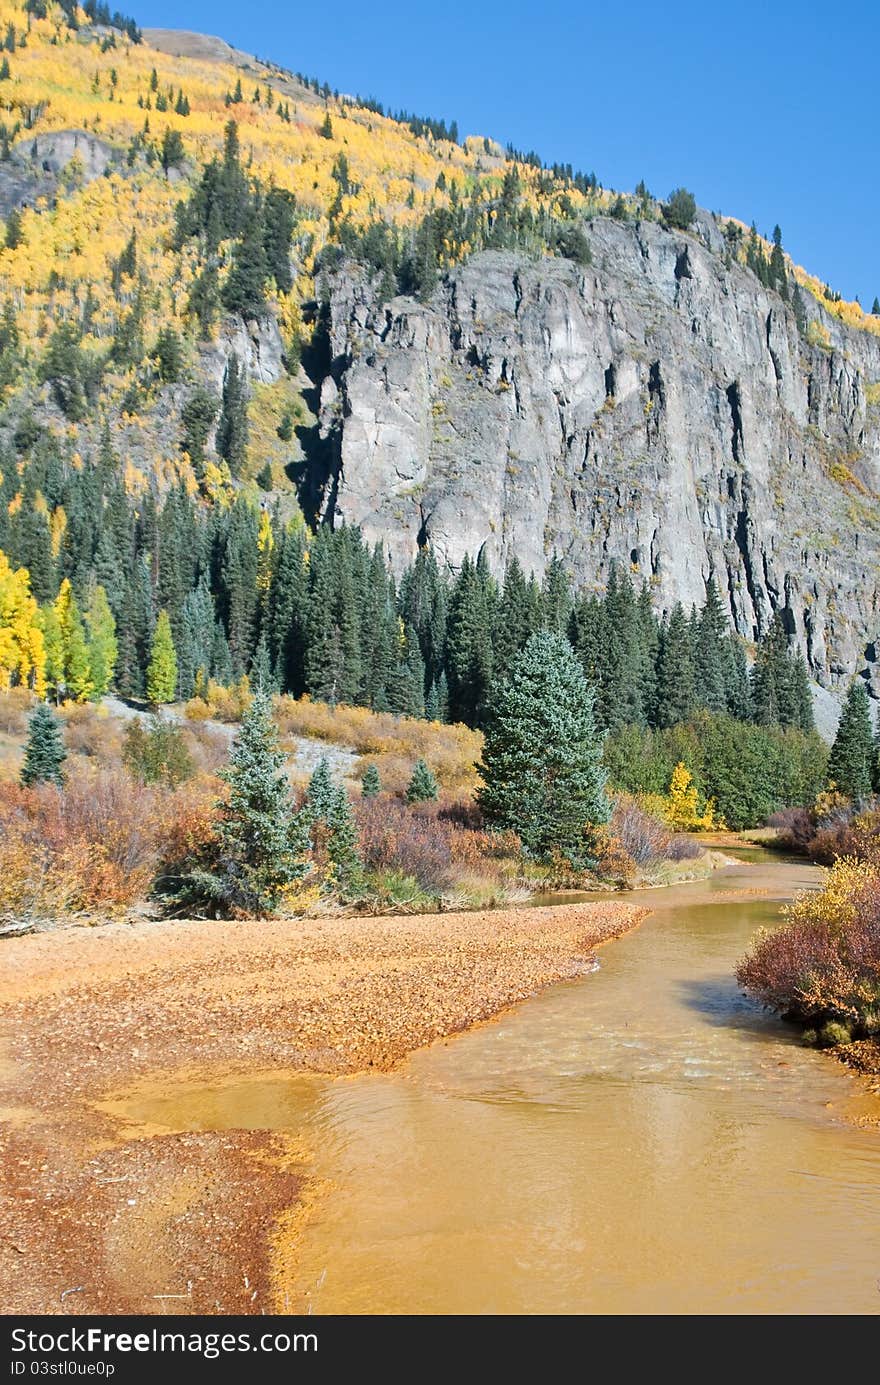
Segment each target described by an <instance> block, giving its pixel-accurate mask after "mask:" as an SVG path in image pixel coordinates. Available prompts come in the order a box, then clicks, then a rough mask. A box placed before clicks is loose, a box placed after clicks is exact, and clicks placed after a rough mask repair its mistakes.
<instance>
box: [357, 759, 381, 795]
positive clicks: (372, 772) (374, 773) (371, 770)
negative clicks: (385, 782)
mask: <svg viewBox="0 0 880 1385" xmlns="http://www.w3.org/2000/svg"><path fill="white" fill-rule="evenodd" d="M381 792H382V780H381V779H380V777H379V771H378V769H377V768H376V766H375V765H373V764H369V765H367V767H366V769H365V770H364V772H363V775H362V776H361V796H362V797H363V798H376V797H377V795H378V794H380V793H381Z"/></svg>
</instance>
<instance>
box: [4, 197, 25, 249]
mask: <svg viewBox="0 0 880 1385" xmlns="http://www.w3.org/2000/svg"><path fill="white" fill-rule="evenodd" d="M23 239H24V232H23V230H22V221H21V212H19V211H18V209H17V208H16V207H13V208H12V211H11V212H10V213H9V216H8V217H7V218H6V242H5V243H6V249H7V250H17V249H18V247H19V246H20V245H21V242H22V240H23Z"/></svg>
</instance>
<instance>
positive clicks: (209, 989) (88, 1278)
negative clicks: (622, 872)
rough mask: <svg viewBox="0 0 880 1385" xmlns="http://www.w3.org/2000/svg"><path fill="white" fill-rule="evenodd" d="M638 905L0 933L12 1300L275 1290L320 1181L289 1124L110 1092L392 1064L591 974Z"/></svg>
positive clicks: (51, 1305) (168, 1305)
mask: <svg viewBox="0 0 880 1385" xmlns="http://www.w3.org/2000/svg"><path fill="white" fill-rule="evenodd" d="M644 913H645V910H644V909H643V908H639V907H635V906H632V905H627V904H626V903H624V902H618V901H616V900H615V901H608V902H596V903H585V904H573V905H567V906H565V907H563V908H544V909H536V908H522V909H504V910H497V911H486V912H482V913H455V914H439V915H425V914H422V915H415V916H410V917H395V918H339V919H315V920H304V921H300V920H297V921H273V922H259V923H258V922H251V923H235V924H229V923H214V922H203V921H199V922H174V923H171V922H163V923H152V922H139V923H135V924H106V925H102V926H100V927H97V928H94V929H81V928H78V929H69V930H63V931H59V932H54V933H41V934H33V935H30V936H27V937H22V938H16V939H12V940H7V941H5V942H3V943H2V944H0V947H2V954H0V955H2V964H3V965H2V978H0V1036H2V1043H3V1049H2V1060H0V1076H2V1093H0V1105H2V1107H3V1108H4V1109H3V1111H2V1112H0V1114H2V1115H3V1116H4V1117H5V1120H4V1122H3V1132H2V1149H0V1207H2V1214H0V1224H2V1226H3V1228H4V1230H3V1232H2V1233H0V1278H2V1283H3V1284H4V1285H5V1286H6V1287H5V1289H4V1291H3V1301H2V1304H0V1307H2V1310H3V1311H4V1312H7V1313H9V1312H63V1313H66V1312H75V1313H76V1312H79V1313H95V1312H162V1313H173V1312H227V1313H233V1312H235V1313H241V1312H261V1311H271V1310H272V1307H273V1304H272V1301H271V1297H270V1278H271V1266H270V1252H269V1242H270V1238H271V1232H272V1229H273V1227H274V1226H275V1224H276V1222H277V1219H278V1218H279V1217H280V1216H282V1215H284V1216H285V1217H287V1218H289V1217H290V1215H291V1209H292V1208H294V1207H295V1206H296V1204H297V1202H298V1200H300V1199H302V1198H303V1197H304V1196H305V1197H307V1196H308V1172H307V1161H306V1157H305V1154H304V1152H303V1151H301V1150H298V1149H297V1148H296V1145H295V1142H294V1141H292V1140H291V1139H290V1138H289V1137H287V1136H285V1135H279V1134H278V1133H277V1132H276V1133H272V1132H264V1131H257V1132H249V1131H223V1132H220V1133H216V1132H202V1133H194V1134H186V1133H184V1134H172V1135H169V1134H167V1133H164V1134H159V1133H158V1132H155V1133H150V1132H138V1133H137V1134H133V1133H132V1131H131V1129H127V1128H125V1127H124V1126H120V1123H119V1122H118V1121H117V1120H115V1119H113V1118H112V1117H111V1116H110V1115H108V1114H107V1113H106V1112H101V1111H99V1110H98V1109H97V1108H96V1106H95V1105H94V1103H95V1102H97V1101H99V1100H101V1099H102V1098H104V1097H105V1096H107V1095H108V1094H109V1093H112V1092H114V1091H118V1090H121V1089H123V1088H124V1087H125V1086H126V1085H131V1084H135V1083H138V1082H142V1081H144V1080H149V1081H150V1082H155V1081H158V1080H161V1078H162V1076H163V1074H167V1076H168V1077H169V1078H170V1077H171V1076H172V1075H176V1074H180V1073H183V1072H185V1073H186V1074H187V1075H188V1076H189V1077H192V1076H194V1075H197V1074H199V1075H203V1076H205V1077H209V1078H210V1077H211V1076H213V1075H215V1074H219V1073H221V1072H224V1073H229V1072H231V1071H254V1070H256V1069H266V1068H276V1069H278V1068H281V1069H284V1070H289V1071H291V1072H294V1071H300V1072H301V1071H304V1070H307V1071H313V1072H325V1073H344V1072H355V1071H358V1070H361V1069H364V1068H368V1067H383V1068H384V1067H388V1066H390V1065H392V1064H393V1063H395V1062H397V1061H398V1060H399V1059H400V1058H402V1057H403V1056H404V1055H405V1054H406V1053H408V1052H409V1051H411V1050H412V1049H414V1048H417V1047H420V1046H422V1045H424V1044H426V1043H429V1042H431V1041H432V1040H434V1039H436V1038H439V1037H441V1036H443V1035H448V1034H453V1033H456V1032H458V1031H460V1030H462V1029H464V1028H466V1027H468V1026H469V1025H472V1024H475V1023H477V1022H479V1021H480V1020H483V1019H487V1018H489V1017H490V1016H492V1015H495V1014H497V1013H499V1012H500V1011H501V1010H503V1009H504V1008H505V1007H507V1006H509V1005H511V1004H514V1003H515V1002H517V1001H519V1000H522V999H524V998H525V997H526V996H529V995H532V994H534V993H535V992H536V991H538V990H540V989H541V988H543V987H544V986H547V985H549V984H550V983H551V982H554V981H558V980H562V979H565V978H571V977H574V976H577V975H579V974H581V973H582V972H583V971H584V970H585V969H586V968H587V967H588V966H589V964H590V954H591V949H592V948H593V947H595V946H597V945H598V944H600V943H602V942H605V941H607V940H608V939H610V938H613V937H615V936H617V935H618V934H620V933H622V932H624V931H626V930H627V929H628V928H630V927H633V926H634V925H635V924H636V923H638V922H639V920H640V919H641V918H642V917H643V916H644ZM62 1295H64V1297H63V1298H62Z"/></svg>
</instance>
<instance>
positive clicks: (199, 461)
mask: <svg viewBox="0 0 880 1385" xmlns="http://www.w3.org/2000/svg"><path fill="white" fill-rule="evenodd" d="M217 408H218V400H217V396H216V395H215V394H214V393H213V392H212V391H211V390H207V389H205V388H204V386H203V385H196V387H195V388H194V390H193V391H192V393H191V394H190V396H189V398H188V399H187V400H186V402H185V404H184V406H183V408H182V409H181V411H180V421H181V423H182V424H183V438H182V440H181V445H182V447H183V449H184V451H185V452H188V453H189V459H190V461H191V462H192V464H193V467H194V469H195V473H196V475H197V476H199V475H200V474H201V471H202V468H203V467H204V465H205V447H206V445H207V442H208V436H209V434H210V432H211V428H212V427H213V424H214V419H215V418H216V417H217Z"/></svg>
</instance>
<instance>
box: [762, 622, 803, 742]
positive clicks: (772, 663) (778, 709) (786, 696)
mask: <svg viewBox="0 0 880 1385" xmlns="http://www.w3.org/2000/svg"><path fill="white" fill-rule="evenodd" d="M751 690H752V703H753V708H754V717H755V720H756V721H757V722H758V723H759V725H763V726H773V725H776V726H797V727H798V728H799V729H800V730H802V731H805V732H809V731H812V729H813V706H812V698H811V696H810V682H809V675H808V673H807V666H806V664H805V663H804V659H803V656H802V655H801V654H800V652H799V651H797V650H795V651H792V650H791V649H790V648H789V639H788V632H787V630H786V627H785V622H784V620H783V616H782V612H781V611H776V612H775V613H774V615H773V619H772V620H771V622H770V626H769V629H768V630H767V633H766V635H765V636H764V639H763V640H762V641H761V643H760V644H759V645H758V650H757V653H756V655H755V664H754V668H753V669H752V688H751Z"/></svg>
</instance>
